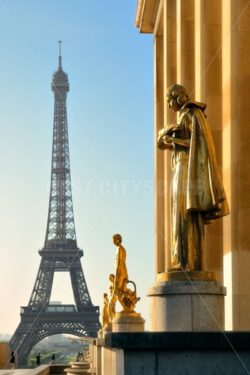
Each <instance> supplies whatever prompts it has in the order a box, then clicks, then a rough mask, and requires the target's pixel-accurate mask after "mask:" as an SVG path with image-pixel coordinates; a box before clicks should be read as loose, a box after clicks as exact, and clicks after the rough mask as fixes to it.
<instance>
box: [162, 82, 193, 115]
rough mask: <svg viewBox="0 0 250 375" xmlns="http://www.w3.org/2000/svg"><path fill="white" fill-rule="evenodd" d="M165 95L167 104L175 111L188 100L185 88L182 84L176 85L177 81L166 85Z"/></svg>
mask: <svg viewBox="0 0 250 375" xmlns="http://www.w3.org/2000/svg"><path fill="white" fill-rule="evenodd" d="M166 97H167V102H168V106H169V107H170V108H172V109H173V110H174V111H175V112H177V111H179V110H180V109H181V107H182V106H183V105H184V104H185V103H186V102H188V101H189V96H188V94H187V90H186V89H185V87H184V86H182V85H178V84H177V83H175V84H174V85H171V86H169V87H168V89H167V94H166Z"/></svg>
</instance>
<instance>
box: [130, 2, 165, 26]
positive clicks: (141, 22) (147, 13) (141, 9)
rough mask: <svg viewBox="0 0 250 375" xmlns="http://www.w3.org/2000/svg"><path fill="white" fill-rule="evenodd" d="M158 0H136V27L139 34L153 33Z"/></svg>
mask: <svg viewBox="0 0 250 375" xmlns="http://www.w3.org/2000/svg"><path fill="white" fill-rule="evenodd" d="M159 3H160V0H137V10H136V20H135V24H136V27H138V28H139V30H140V32H141V33H153V31H154V25H155V20H156V15H157V10H158V7H159Z"/></svg>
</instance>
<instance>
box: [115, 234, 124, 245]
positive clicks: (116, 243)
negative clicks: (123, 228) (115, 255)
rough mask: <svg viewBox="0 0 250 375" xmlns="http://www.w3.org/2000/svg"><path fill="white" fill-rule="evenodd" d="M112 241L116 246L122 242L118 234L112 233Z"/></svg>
mask: <svg viewBox="0 0 250 375" xmlns="http://www.w3.org/2000/svg"><path fill="white" fill-rule="evenodd" d="M113 243H114V244H115V245H116V246H119V245H120V244H121V243H122V236H121V235H120V234H118V233H117V234H114V235H113Z"/></svg>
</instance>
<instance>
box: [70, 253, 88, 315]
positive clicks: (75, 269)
mask: <svg viewBox="0 0 250 375" xmlns="http://www.w3.org/2000/svg"><path fill="white" fill-rule="evenodd" d="M70 278H71V284H72V289H73V293H74V298H75V303H76V306H77V309H78V311H81V310H83V309H84V306H86V305H91V304H92V303H91V299H90V295H89V291H88V287H87V284H86V281H85V277H84V274H83V270H82V265H81V262H80V259H77V260H75V261H74V263H73V264H72V265H71V266H70Z"/></svg>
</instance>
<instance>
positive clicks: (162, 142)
mask: <svg viewBox="0 0 250 375" xmlns="http://www.w3.org/2000/svg"><path fill="white" fill-rule="evenodd" d="M157 145H158V148H159V149H160V150H167V149H168V150H172V149H173V139H172V137H169V136H167V135H165V134H164V135H163V136H160V137H159V138H158V143H157Z"/></svg>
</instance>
